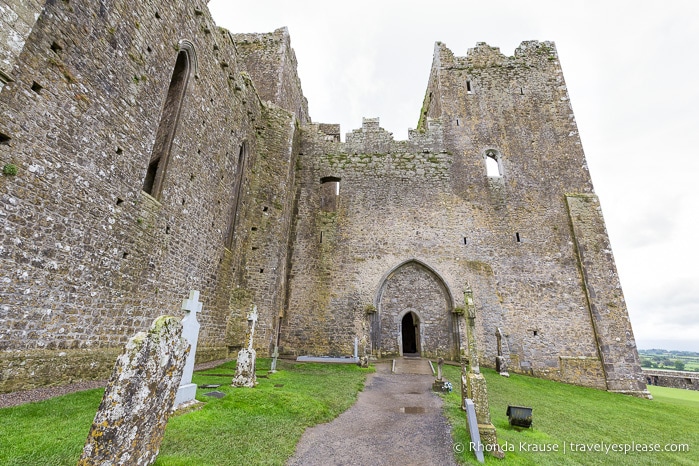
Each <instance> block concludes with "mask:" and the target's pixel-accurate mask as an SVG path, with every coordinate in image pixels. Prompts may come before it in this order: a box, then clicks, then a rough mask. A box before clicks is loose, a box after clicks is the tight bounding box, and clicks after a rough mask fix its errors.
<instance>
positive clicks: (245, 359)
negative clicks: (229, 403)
mask: <svg viewBox="0 0 699 466" xmlns="http://www.w3.org/2000/svg"><path fill="white" fill-rule="evenodd" d="M247 317H248V331H247V335H246V342H247V347H246V348H243V349H241V350H240V351H238V361H237V363H236V368H235V377H233V383H232V385H233V386H234V387H254V386H255V385H257V376H256V375H255V359H256V357H257V354H256V353H255V350H254V349H253V336H254V335H255V324H256V323H257V306H254V307H253V309H252V311H251V312H249V313H248V316H247Z"/></svg>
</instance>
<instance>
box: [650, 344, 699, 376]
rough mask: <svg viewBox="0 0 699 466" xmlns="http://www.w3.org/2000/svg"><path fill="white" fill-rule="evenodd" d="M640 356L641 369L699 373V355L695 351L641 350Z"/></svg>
mask: <svg viewBox="0 0 699 466" xmlns="http://www.w3.org/2000/svg"><path fill="white" fill-rule="evenodd" d="M638 354H639V356H640V357H641V367H645V368H647V369H671V370H676V371H693V372H699V353H697V352H694V351H677V350H670V351H668V350H663V349H650V350H639V351H638Z"/></svg>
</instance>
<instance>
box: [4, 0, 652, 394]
mask: <svg viewBox="0 0 699 466" xmlns="http://www.w3.org/2000/svg"><path fill="white" fill-rule="evenodd" d="M0 11H1V14H0V34H1V35H2V37H1V38H0V47H1V49H0V81H1V83H2V86H3V87H2V90H1V91H0V165H1V166H3V167H4V168H5V169H4V174H3V175H2V176H0V225H1V228H0V322H1V325H0V350H1V351H0V391H2V392H6V391H12V390H17V389H24V388H31V387H36V386H41V385H47V384H54V385H55V384H64V383H68V382H71V381H76V380H81V379H91V378H92V379H94V378H106V376H107V375H108V374H109V373H110V371H111V369H112V366H113V364H114V360H115V359H116V356H117V355H118V353H119V352H120V351H121V348H122V347H123V345H124V344H125V343H126V341H127V340H128V338H129V337H130V336H131V335H133V334H134V333H136V332H137V331H140V330H143V329H146V328H147V327H148V325H149V324H150V322H152V320H153V319H154V317H156V316H158V315H160V314H167V313H170V314H175V315H179V304H180V303H181V302H182V299H183V298H185V297H186V296H187V295H188V293H189V290H192V289H196V290H200V292H201V300H202V302H203V303H204V310H203V312H202V313H201V314H200V316H199V320H200V321H201V325H202V327H201V332H200V340H199V346H198V350H197V360H198V361H207V360H214V359H218V358H224V357H227V356H228V355H230V354H233V355H234V354H235V352H237V350H238V349H240V348H241V347H242V346H243V343H244V338H245V330H246V325H247V322H246V317H245V316H246V313H247V312H248V311H249V309H250V307H251V305H253V304H255V305H257V308H258V310H259V314H260V318H259V322H258V328H257V331H256V332H257V333H256V339H255V340H256V341H255V346H256V350H257V352H258V354H260V355H269V354H271V352H272V351H273V350H274V349H275V348H277V349H278V351H279V353H280V354H281V355H286V356H296V355H317V356H319V355H335V356H341V355H351V354H352V352H353V346H354V340H355V338H357V339H358V340H359V342H360V344H359V346H360V351H361V355H364V354H368V355H372V356H374V357H386V356H392V355H401V354H407V353H420V354H421V355H423V356H429V357H444V358H447V359H452V360H458V359H459V358H460V357H461V355H462V353H464V352H465V351H466V343H465V333H464V329H465V323H464V316H463V309H464V294H463V293H464V290H465V289H466V287H470V289H471V290H472V292H473V301H474V304H475V306H476V309H477V312H478V316H479V317H478V328H477V333H478V339H479V352H481V353H482V354H480V361H481V364H482V365H486V366H487V365H490V366H494V364H495V357H496V355H497V348H496V336H495V334H496V330H497V329H498V328H499V329H501V331H502V334H503V335H504V336H503V345H502V346H503V351H504V356H505V357H506V358H507V359H508V361H509V362H508V366H509V370H510V371H511V372H515V373H523V374H532V375H534V376H537V377H544V378H548V379H552V380H558V381H563V382H568V383H574V384H580V385H585V386H590V387H596V388H599V389H604V390H610V391H618V392H628V393H635V394H642V393H643V392H644V390H645V383H644V380H643V378H642V375H641V371H640V365H639V359H638V355H637V351H636V346H635V342H634V337H633V333H632V330H631V324H630V322H629V317H628V313H627V309H626V305H625V302H624V297H623V294H622V290H621V286H620V283H619V280H618V277H617V273H616V268H615V264H614V259H613V256H612V251H611V249H610V243H609V239H608V236H607V233H606V230H605V226H604V221H603V218H602V213H601V210H600V204H599V201H598V199H597V197H596V195H595V194H594V190H593V186H592V182H591V180H590V175H589V173H588V169H587V166H586V162H585V156H584V154H583V149H582V146H581V142H580V137H579V135H578V130H577V127H576V123H575V119H574V115H573V111H572V109H571V104H570V101H569V97H568V92H567V90H566V85H565V81H564V79H563V74H562V71H561V67H560V64H559V61H558V56H557V53H556V49H555V47H554V44H553V43H551V42H536V41H530V42H523V43H522V44H521V45H520V46H519V48H517V50H515V53H514V56H512V57H507V56H504V55H503V54H501V53H500V51H499V49H497V48H494V47H491V46H488V45H486V44H485V43H478V44H477V45H476V47H474V48H472V49H470V50H469V52H468V54H467V56H466V57H457V56H454V55H453V53H452V52H451V51H450V50H449V49H448V48H447V46H446V45H445V44H442V43H439V42H437V43H436V45H435V48H434V60H433V65H432V68H431V70H430V74H429V82H428V86H427V91H426V93H425V98H424V104H423V107H422V109H421V110H420V113H419V115H418V109H416V119H418V120H419V122H418V124H417V128H416V129H415V130H410V133H409V139H408V140H407V141H396V140H394V138H393V137H392V135H391V133H389V132H387V131H385V130H384V129H382V128H381V127H380V125H379V120H378V119H373V118H367V119H364V121H363V122H362V125H361V128H360V129H355V130H352V131H351V132H350V133H348V134H347V136H346V141H345V142H341V138H340V128H339V125H335V124H321V123H315V122H313V121H312V120H311V118H310V116H309V113H308V105H307V101H306V99H305V98H304V96H303V93H302V90H301V84H300V80H299V78H298V76H297V72H296V58H295V55H294V51H293V50H292V48H291V46H290V38H289V34H288V31H287V30H286V29H278V30H276V31H274V32H272V33H268V34H233V33H230V32H229V31H227V30H225V29H223V28H220V27H217V26H216V25H215V24H214V21H213V20H212V18H211V15H210V13H209V11H208V9H207V6H206V2H205V1H203V0H186V1H180V2H153V1H144V2H130V1H124V0H101V1H100V2H97V1H92V0H43V1H42V0H2V2H0ZM14 169H16V174H13V173H14Z"/></svg>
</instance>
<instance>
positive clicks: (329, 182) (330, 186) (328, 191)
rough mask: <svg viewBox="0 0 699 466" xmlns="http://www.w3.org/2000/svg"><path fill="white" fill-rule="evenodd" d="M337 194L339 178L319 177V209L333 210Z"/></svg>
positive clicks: (335, 205) (338, 193)
mask: <svg viewBox="0 0 699 466" xmlns="http://www.w3.org/2000/svg"><path fill="white" fill-rule="evenodd" d="M339 195H340V178H337V177H334V176H326V177H324V178H321V179H320V209H321V210H322V211H324V212H335V211H336V210H337V198H338V197H339Z"/></svg>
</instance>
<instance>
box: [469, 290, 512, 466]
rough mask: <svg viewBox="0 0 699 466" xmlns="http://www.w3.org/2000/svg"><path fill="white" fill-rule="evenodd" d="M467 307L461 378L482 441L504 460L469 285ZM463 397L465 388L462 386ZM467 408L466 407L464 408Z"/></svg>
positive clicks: (490, 450) (488, 449)
mask: <svg viewBox="0 0 699 466" xmlns="http://www.w3.org/2000/svg"><path fill="white" fill-rule="evenodd" d="M464 304H465V306H466V317H467V319H466V320H467V325H466V337H467V339H468V366H469V367H468V373H467V374H466V375H465V377H464V376H462V377H461V383H462V384H463V383H464V382H466V394H465V395H466V398H467V399H470V400H473V403H474V405H475V408H476V419H477V420H478V432H479V433H480V437H481V441H482V442H483V443H484V444H485V445H487V447H486V449H487V451H489V452H491V453H492V454H493V456H495V457H497V458H503V457H504V456H505V453H504V452H503V451H502V449H501V448H500V446H499V445H498V438H497V432H496V431H495V426H494V425H493V424H492V422H490V407H489V406H488V389H487V386H486V383H485V377H483V374H481V370H480V367H479V365H478V347H477V345H476V306H475V305H474V303H473V292H472V291H471V288H470V287H469V286H468V285H467V286H466V290H465V291H464ZM462 396H463V386H462ZM463 407H464V408H465V405H464V406H463Z"/></svg>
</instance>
